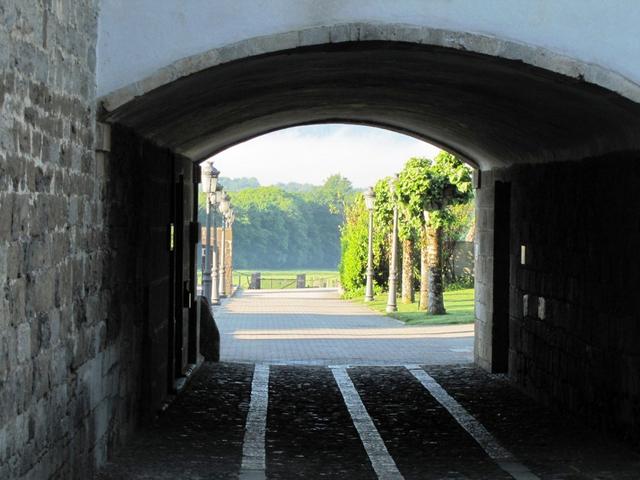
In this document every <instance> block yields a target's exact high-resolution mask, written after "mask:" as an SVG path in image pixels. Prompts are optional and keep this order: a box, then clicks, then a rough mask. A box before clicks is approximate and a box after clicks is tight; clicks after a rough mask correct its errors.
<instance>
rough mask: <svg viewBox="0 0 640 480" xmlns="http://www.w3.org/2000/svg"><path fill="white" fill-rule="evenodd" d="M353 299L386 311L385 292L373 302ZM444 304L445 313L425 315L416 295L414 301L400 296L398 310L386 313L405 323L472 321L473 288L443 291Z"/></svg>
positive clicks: (430, 323) (425, 323) (428, 323)
mask: <svg viewBox="0 0 640 480" xmlns="http://www.w3.org/2000/svg"><path fill="white" fill-rule="evenodd" d="M353 301H355V302H359V303H362V304H364V305H366V306H368V307H370V308H372V309H373V310H376V311H378V312H382V313H386V307H387V294H386V293H384V294H380V295H377V296H376V298H375V300H374V301H373V302H365V301H364V299H363V298H358V299H354V300H353ZM444 306H445V308H446V310H447V313H446V315H427V314H426V313H425V312H420V311H418V302H417V295H416V303H410V304H406V303H401V302H400V298H398V311H397V312H394V313H387V315H388V316H390V317H393V318H397V319H398V320H401V321H403V322H405V323H406V324H407V325H443V324H452V323H454V324H455V323H473V321H474V314H473V288H466V289H463V290H454V291H451V292H445V293H444Z"/></svg>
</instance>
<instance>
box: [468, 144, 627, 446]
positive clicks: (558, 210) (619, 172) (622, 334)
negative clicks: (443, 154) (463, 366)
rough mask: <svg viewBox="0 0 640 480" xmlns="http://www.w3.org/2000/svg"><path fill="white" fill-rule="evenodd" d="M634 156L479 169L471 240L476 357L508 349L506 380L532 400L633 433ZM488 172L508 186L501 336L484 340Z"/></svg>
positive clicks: (487, 323)
mask: <svg viewBox="0 0 640 480" xmlns="http://www.w3.org/2000/svg"><path fill="white" fill-rule="evenodd" d="M639 157H640V155H638V154H619V155H611V156H609V157H605V158H598V159H591V160H585V161H581V162H575V163H561V164H553V165H544V166H528V167H518V168H511V169H508V170H500V171H494V172H482V185H481V188H480V189H479V190H477V192H478V197H477V198H478V245H477V247H476V249H477V261H478V265H477V268H478V269H483V273H482V275H480V274H479V275H478V277H477V278H480V280H478V284H477V286H476V291H477V293H478V294H479V298H478V303H477V310H476V314H477V317H478V323H477V326H478V327H479V328H478V334H479V335H478V337H479V338H477V339H476V341H477V343H476V345H477V346H479V347H480V348H479V349H478V351H477V352H476V355H477V359H478V361H479V363H480V364H481V365H483V366H484V367H485V368H492V366H493V365H492V359H493V358H495V352H494V351H493V350H494V349H504V348H508V356H509V368H508V370H509V376H510V378H511V379H513V380H514V381H515V382H517V383H518V384H519V385H521V386H522V387H523V388H524V389H526V390H527V391H528V392H529V393H531V394H532V395H533V396H534V397H535V398H536V399H539V400H542V401H543V402H545V403H547V404H550V405H554V406H557V407H558V408H560V409H565V410H568V411H570V412H571V413H573V414H576V415H578V416H580V417H582V418H584V419H585V420H586V421H587V422H589V423H592V424H595V425H596V426H598V427H602V428H604V429H610V430H613V431H615V432H616V433H617V434H621V435H623V436H626V437H631V438H634V439H635V440H636V441H637V439H638V438H640V319H639V315H638V314H639V311H640V307H638V303H637V301H636V295H637V290H638V288H639V287H640V269H639V268H638V265H639V264H640V250H639V249H638V245H639V244H640V210H639V209H638V205H640V190H639V189H638V185H640V163H639V161H640V158H639ZM496 180H500V181H503V182H508V183H510V185H511V215H510V237H511V239H510V247H509V255H510V259H509V266H510V274H509V300H508V307H509V318H510V321H509V325H508V334H509V341H508V342H507V344H501V342H500V341H497V340H496V339H495V338H494V339H492V335H493V334H494V333H495V329H496V328H497V325H496V323H498V322H499V320H497V317H496V315H495V311H496V310H497V309H498V308H499V305H496V301H495V297H496V295H495V294H496V292H495V291H493V290H492V288H490V287H491V285H490V282H487V281H486V280H487V279H491V278H493V277H495V275H493V272H492V271H491V269H492V268H493V267H496V265H492V263H491V261H492V259H493V258H494V255H495V253H496V252H495V251H494V247H495V245H496V243H495V238H494V233H495V232H494V229H493V226H494V221H495V218H494V217H495V216H494V213H495V212H492V210H491V203H492V201H493V199H494V197H495V191H494V186H495V181H496ZM523 246H524V255H523V251H522V250H523V249H522V247H523ZM482 279H484V280H482ZM483 338H484V339H489V340H490V341H488V342H487V343H486V347H487V348H482V346H483V344H482V343H481V342H480V343H478V340H479V339H480V340H481V339H483Z"/></svg>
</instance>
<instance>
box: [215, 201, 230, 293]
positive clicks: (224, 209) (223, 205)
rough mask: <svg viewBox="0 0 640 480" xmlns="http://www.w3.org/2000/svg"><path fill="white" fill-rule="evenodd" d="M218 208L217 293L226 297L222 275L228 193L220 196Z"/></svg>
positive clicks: (228, 204) (223, 269)
mask: <svg viewBox="0 0 640 480" xmlns="http://www.w3.org/2000/svg"><path fill="white" fill-rule="evenodd" d="M218 209H219V210H220V213H221V214H222V222H221V223H222V225H221V226H222V233H221V236H220V243H221V245H220V280H219V281H218V288H219V290H218V291H219V294H220V297H226V296H227V293H226V289H225V282H224V275H225V273H226V272H225V270H226V269H225V247H226V245H225V243H226V239H225V230H226V228H227V226H226V222H225V220H226V217H227V214H228V213H229V210H230V209H231V202H230V200H229V195H227V194H226V193H225V194H224V195H223V196H222V200H221V201H220V206H219V207H218Z"/></svg>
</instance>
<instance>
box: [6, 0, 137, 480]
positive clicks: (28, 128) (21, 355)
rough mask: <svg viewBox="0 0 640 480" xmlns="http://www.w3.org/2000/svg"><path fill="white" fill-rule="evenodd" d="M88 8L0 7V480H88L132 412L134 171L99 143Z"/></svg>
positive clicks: (131, 422)
mask: <svg viewBox="0 0 640 480" xmlns="http://www.w3.org/2000/svg"><path fill="white" fill-rule="evenodd" d="M97 14H98V1H97V0H73V1H71V0H41V1H38V0H28V1H26V0H4V1H2V2H0V45H1V48H0V478H2V479H10V478H26V479H38V480H40V479H46V478H64V479H74V478H82V479H86V478H90V476H91V473H92V472H93V471H94V470H95V468H96V466H99V465H100V464H102V463H103V462H104V461H105V459H106V456H107V452H108V450H109V447H110V446H112V445H116V444H119V443H120V442H122V441H123V440H124V438H126V436H127V434H128V432H130V431H131V429H132V428H134V426H135V424H136V421H137V418H138V417H139V409H140V403H139V401H138V400H139V399H140V398H141V397H140V395H141V394H142V392H140V387H139V385H140V381H139V378H140V359H141V351H140V348H138V347H139V345H140V344H141V341H142V332H143V325H142V320H141V318H142V317H141V315H139V313H140V312H141V311H142V306H141V305H142V304H141V303H140V302H139V299H140V295H141V287H140V283H139V279H140V274H139V272H138V260H137V258H138V257H137V253H138V252H137V250H136V245H137V241H136V238H137V234H138V232H137V230H136V227H137V225H139V222H138V221H137V220H136V218H135V211H136V209H135V206H136V204H137V203H140V201H141V200H140V196H139V194H138V191H137V190H136V180H135V179H136V174H135V169H134V168H132V165H131V164H127V163H123V162H116V161H113V159H111V158H110V157H109V156H108V155H103V154H98V155H96V153H95V151H94V147H95V119H96V111H95V108H96V107H95V105H96V99H95V44H96V35H97V33H96V32H97Z"/></svg>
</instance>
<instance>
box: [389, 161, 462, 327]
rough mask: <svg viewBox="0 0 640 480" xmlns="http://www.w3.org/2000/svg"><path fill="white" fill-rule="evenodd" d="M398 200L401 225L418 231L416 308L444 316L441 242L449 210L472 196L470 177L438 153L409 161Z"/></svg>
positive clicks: (449, 213) (398, 192) (399, 185)
mask: <svg viewBox="0 0 640 480" xmlns="http://www.w3.org/2000/svg"><path fill="white" fill-rule="evenodd" d="M396 190H397V195H398V201H399V202H400V203H401V205H402V210H403V211H404V212H406V213H405V216H404V222H406V223H408V224H410V226H409V227H406V228H413V229H415V230H417V231H420V232H421V269H420V270H421V275H420V307H419V308H420V309H421V310H427V311H428V313H431V314H444V313H446V311H445V308H444V295H443V294H444V286H443V278H442V271H443V259H442V242H443V232H444V230H445V227H446V226H447V225H448V223H450V222H451V221H452V220H453V212H452V211H451V209H450V208H449V207H451V206H452V205H457V204H461V203H467V202H469V201H470V200H471V197H472V195H473V193H472V188H471V175H470V172H469V168H468V167H466V166H465V165H464V164H463V163H462V162H461V161H460V160H459V159H458V158H456V157H455V156H454V155H452V154H450V153H447V152H440V153H439V154H438V155H437V156H436V158H435V159H434V160H429V159H427V158H411V159H409V161H407V163H406V165H405V167H404V169H403V170H402V172H401V173H400V175H399V178H398V185H397V189H396Z"/></svg>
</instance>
